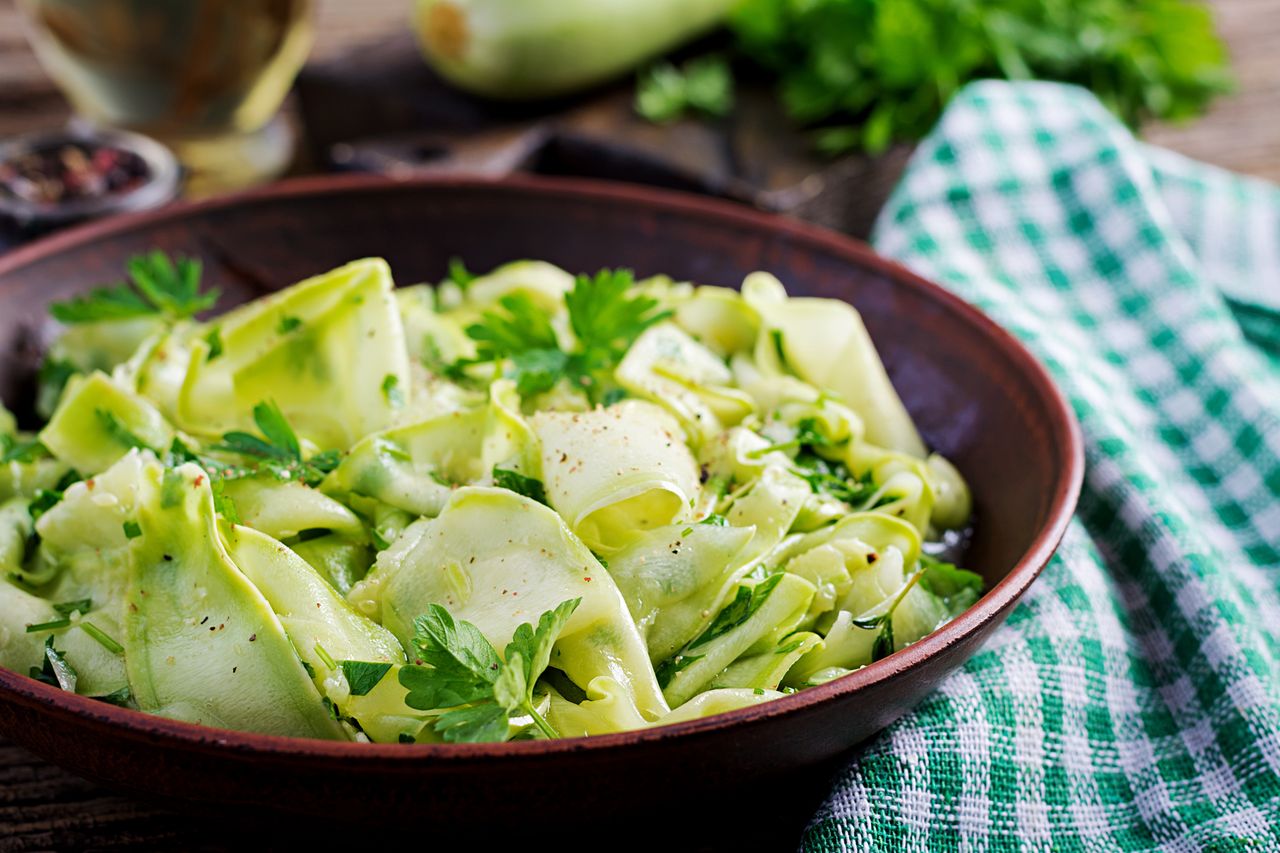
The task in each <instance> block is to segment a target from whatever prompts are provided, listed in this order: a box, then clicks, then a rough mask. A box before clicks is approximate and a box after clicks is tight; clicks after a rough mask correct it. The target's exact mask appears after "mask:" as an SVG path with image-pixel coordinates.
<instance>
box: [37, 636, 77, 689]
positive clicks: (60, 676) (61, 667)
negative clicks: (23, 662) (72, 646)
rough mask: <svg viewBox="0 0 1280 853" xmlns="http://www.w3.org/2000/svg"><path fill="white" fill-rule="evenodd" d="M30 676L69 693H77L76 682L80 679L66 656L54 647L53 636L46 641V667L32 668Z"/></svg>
mask: <svg viewBox="0 0 1280 853" xmlns="http://www.w3.org/2000/svg"><path fill="white" fill-rule="evenodd" d="M29 675H30V676H31V677H32V678H34V679H35V680H36V681H43V682H44V683H45V684H51V685H53V686H54V687H61V688H62V689H63V690H65V691H67V692H68V693H75V692H76V680H77V679H78V678H79V676H78V675H77V673H76V668H75V667H74V666H72V665H71V663H70V662H69V661H68V660H67V658H66V656H65V655H64V654H63V653H62V652H60V651H58V650H57V649H55V648H54V647H53V637H52V636H50V637H48V639H46V640H45V641H44V666H41V667H35V666H33V667H31V670H30V672H29Z"/></svg>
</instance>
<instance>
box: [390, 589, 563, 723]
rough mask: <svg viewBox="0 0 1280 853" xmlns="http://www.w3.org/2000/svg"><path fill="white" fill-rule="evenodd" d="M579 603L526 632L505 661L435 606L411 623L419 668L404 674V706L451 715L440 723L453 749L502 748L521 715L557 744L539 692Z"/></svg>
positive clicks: (541, 619) (526, 628) (482, 638)
mask: <svg viewBox="0 0 1280 853" xmlns="http://www.w3.org/2000/svg"><path fill="white" fill-rule="evenodd" d="M581 602H582V599H580V598H574V599H571V600H569V601H565V602H562V603H561V604H560V605H559V606H557V607H556V608H555V609H553V610H548V611H547V612H546V613H543V614H542V616H541V617H539V618H538V627H537V628H534V627H533V626H532V625H530V624H529V623H527V622H526V623H524V624H522V625H521V626H520V627H518V628H517V629H516V632H515V635H514V636H513V637H512V638H511V642H510V643H508V644H507V648H506V651H504V652H503V654H502V656H501V657H499V656H498V652H497V650H496V649H495V648H494V647H493V645H492V644H490V642H489V641H488V640H487V639H485V636H484V634H482V633H480V629H479V628H477V627H476V626H475V625H473V624H471V623H470V622H467V621H466V620H457V621H455V620H454V618H453V616H451V615H450V614H449V611H448V610H446V609H445V608H444V607H441V606H440V605H439V604H432V605H431V606H430V607H429V608H428V609H427V612H426V613H425V614H423V615H422V616H419V617H418V618H417V619H415V620H414V623H413V624H414V631H415V633H414V639H413V647H414V652H415V653H416V656H417V661H418V662H417V663H414V664H410V665H408V666H405V667H402V668H401V670H400V684H401V685H403V686H404V687H405V688H407V689H408V691H409V692H408V694H407V695H406V696H405V702H406V703H407V704H408V705H409V707H410V708H417V709H418V710H421V711H434V710H438V709H442V708H448V709H450V710H448V711H446V712H445V713H444V714H441V715H440V717H439V718H438V719H437V720H436V723H435V730H436V731H437V732H439V733H440V734H441V735H442V736H443V737H444V739H445V740H446V741H449V742H450V743H478V742H498V741H504V740H506V739H507V734H508V728H509V721H510V719H511V717H512V716H519V715H522V714H527V715H528V716H529V717H530V718H532V720H533V723H534V725H535V726H537V727H538V730H539V731H541V732H542V733H543V734H544V735H546V736H547V737H549V738H554V737H558V735H557V734H556V731H555V729H553V728H552V727H551V725H550V724H549V723H548V722H547V721H546V720H545V719H544V718H543V716H542V715H541V714H539V713H538V710H537V708H536V707H534V702H533V687H534V684H535V683H536V682H537V680H538V677H539V676H541V675H542V673H543V671H544V670H546V668H547V664H548V663H549V662H550V661H551V647H552V646H553V645H554V644H555V641H556V638H557V637H559V636H560V632H561V631H562V630H564V626H565V624H566V623H567V622H568V621H569V617H570V616H572V615H573V612H574V611H575V610H576V609H577V608H578V605H579V604H580V603H581Z"/></svg>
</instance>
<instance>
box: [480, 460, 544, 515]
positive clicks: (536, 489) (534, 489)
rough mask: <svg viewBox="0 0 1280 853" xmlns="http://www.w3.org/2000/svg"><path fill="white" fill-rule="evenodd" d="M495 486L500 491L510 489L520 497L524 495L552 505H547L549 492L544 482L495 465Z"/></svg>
mask: <svg viewBox="0 0 1280 853" xmlns="http://www.w3.org/2000/svg"><path fill="white" fill-rule="evenodd" d="M493 484H494V485H495V486H497V487H498V488H500V489H509V490H511V491H513V492H515V493H516V494H518V495H524V496H525V497H526V498H530V499H531V500H535V501H537V502H538V503H540V504H546V505H547V506H550V505H551V504H548V503H547V490H546V488H545V487H544V486H543V485H542V481H541V480H537V479H534V478H533V477H526V476H525V475H524V474H521V473H520V472H519V471H512V470H511V469H509V468H499V467H497V466H496V465H495V466H494V468H493Z"/></svg>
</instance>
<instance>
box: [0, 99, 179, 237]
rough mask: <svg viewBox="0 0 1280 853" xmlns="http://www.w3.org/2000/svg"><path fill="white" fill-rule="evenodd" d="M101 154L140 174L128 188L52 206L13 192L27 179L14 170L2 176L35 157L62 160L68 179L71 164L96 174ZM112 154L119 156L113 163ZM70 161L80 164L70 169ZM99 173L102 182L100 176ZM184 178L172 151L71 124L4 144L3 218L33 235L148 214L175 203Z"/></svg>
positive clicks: (0, 164) (0, 153)
mask: <svg viewBox="0 0 1280 853" xmlns="http://www.w3.org/2000/svg"><path fill="white" fill-rule="evenodd" d="M98 152H108V154H107V157H108V159H114V160H115V161H116V162H121V161H125V162H127V163H128V164H129V166H130V167H132V168H133V170H134V171H136V172H137V174H136V175H134V176H133V178H134V180H133V181H131V183H130V185H129V186H128V187H127V188H123V189H106V190H105V191H101V192H98V193H95V194H83V195H74V194H72V195H68V196H66V197H64V198H60V199H57V200H52V201H50V200H44V199H37V198H30V197H27V196H26V195H23V194H21V193H20V192H17V191H15V190H14V188H13V187H15V186H16V185H17V184H18V183H20V182H22V181H23V180H24V179H23V178H22V177H21V176H15V175H14V174H13V173H12V172H11V171H10V172H9V173H8V174H4V173H5V172H6V170H5V166H11V167H12V166H15V165H16V164H18V163H19V162H20V161H21V160H22V159H23V158H27V157H30V156H31V155H45V156H46V157H47V158H54V157H56V158H58V159H60V160H61V161H62V163H63V164H64V165H66V166H67V169H68V172H65V173H64V174H69V173H70V172H71V171H74V169H72V166H73V165H74V166H79V165H83V164H85V163H87V164H89V167H90V169H91V170H92V169H96V168H97V167H96V166H95V165H94V164H93V159H94V155H95V154H97V153H98ZM110 152H119V154H117V155H116V156H115V157H114V158H112V157H111V156H110ZM86 154H87V155H88V156H87V158H86V157H85V156H84V155H86ZM120 155H123V156H122V157H121V156H120ZM66 158H71V159H73V160H74V159H79V160H80V161H82V163H78V164H66ZM96 174H97V176H98V177H102V175H101V172H97V173H96ZM88 177H89V178H92V177H94V175H93V174H89V175H88ZM181 177H182V176H181V170H180V169H179V167H178V161H177V159H176V158H175V157H174V156H173V154H172V153H171V152H170V151H169V149H168V148H166V147H164V146H163V145H161V144H160V143H158V142H156V141H155V140H153V139H149V138H147V137H145V136H142V135H140V134H137V133H129V132H128V131H122V130H108V129H99V128H90V127H85V126H81V125H78V124H76V123H73V124H71V125H70V126H68V127H67V128H64V129H61V130H55V131H40V132H36V133H29V134H24V135H22V136H17V137H13V138H11V139H7V140H4V141H0V218H6V219H8V220H10V221H11V223H12V225H13V226H14V227H15V228H16V229H17V230H18V231H20V232H24V233H28V234H34V233H41V232H44V231H48V230H51V229H53V228H58V227H60V226H63V225H69V224H71V223H73V222H79V221H82V220H86V219H92V218H96V217H99V216H105V215H107V214H112V213H123V212H126V211H136V210H146V209H149V208H153V207H159V206H161V205H163V204H166V203H168V202H170V201H173V199H174V198H176V197H177V195H178V191H179V189H180V186H181Z"/></svg>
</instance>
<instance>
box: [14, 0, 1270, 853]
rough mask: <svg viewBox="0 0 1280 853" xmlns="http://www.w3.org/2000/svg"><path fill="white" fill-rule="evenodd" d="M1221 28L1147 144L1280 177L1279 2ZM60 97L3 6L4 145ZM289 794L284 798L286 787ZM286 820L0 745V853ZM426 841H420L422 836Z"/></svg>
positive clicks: (359, 19)
mask: <svg viewBox="0 0 1280 853" xmlns="http://www.w3.org/2000/svg"><path fill="white" fill-rule="evenodd" d="M1214 5H1215V7H1216V9H1217V13H1218V22H1219V28H1220V31H1221V32H1222V34H1223V36H1224V37H1225V38H1226V40H1227V42H1228V44H1229V46H1230V48H1231V52H1232V57H1233V62H1234V69H1235V74H1236V77H1237V81H1238V90H1237V92H1236V93H1235V94H1233V95H1231V96H1229V97H1226V98H1223V99H1222V100H1220V101H1219V102H1218V103H1217V104H1216V105H1215V106H1214V107H1213V109H1212V110H1211V112H1210V113H1209V115H1208V116H1206V117H1205V118H1204V119H1202V120H1200V121H1198V122H1196V123H1192V124H1189V125H1184V126H1176V127H1170V126H1156V127H1151V128H1148V129H1147V130H1146V137H1147V138H1148V139H1150V140H1151V141H1153V142H1156V143H1158V144H1160V145H1164V146H1167V147H1169V148H1173V149H1175V150H1177V151H1181V152H1183V153H1185V154H1187V155H1189V156H1191V157H1195V158H1197V159H1200V160H1204V161H1207V162H1210V163H1215V164H1218V165H1220V166H1223V167H1226V168H1229V169H1233V170H1235V171H1239V172H1244V173H1248V174H1253V175H1258V176H1260V177H1264V178H1269V179H1272V180H1275V181H1280V50H1277V46H1280V14H1277V10H1276V0H1220V2H1217V3H1215V4H1214ZM318 6H319V13H318V14H319V19H318V20H319V32H318V37H317V42H316V46H315V49H314V52H313V60H314V61H316V62H323V61H325V60H326V59H331V58H332V57H334V56H337V55H340V54H341V53H343V52H345V51H348V50H350V48H351V46H352V45H353V44H360V43H364V42H373V41H376V40H378V39H381V38H384V37H386V36H387V35H388V34H390V33H395V32H396V31H398V30H401V29H403V28H404V26H405V19H406V15H407V8H408V6H409V3H408V0H361V2H359V3H347V2H343V0H318ZM67 115H68V111H67V108H66V105H65V103H64V102H63V100H62V98H61V96H60V95H59V94H58V93H57V91H56V89H54V87H53V86H52V84H51V83H50V82H49V80H48V79H47V78H46V77H45V75H44V74H43V72H42V71H41V70H40V68H39V66H38V65H37V63H36V61H35V58H34V57H33V56H32V54H31V52H30V50H29V49H28V47H27V45H26V43H25V41H24V37H23V34H22V30H21V27H20V26H19V22H18V16H17V12H16V9H15V7H14V5H13V0H0V139H3V138H4V137H6V136H10V135H13V134H16V133H21V132H25V131H29V130H36V129H41V128H47V127H49V126H51V125H55V124H57V123H60V122H61V121H64V120H65V119H66V117H67ZM282 793H283V792H282ZM298 823H299V822H297V821H289V822H288V834H282V833H281V831H280V827H279V826H277V825H273V824H271V823H269V822H268V823H263V822H258V823H255V822H252V821H249V822H244V821H239V822H235V823H232V822H229V821H228V819H227V817H226V816H219V817H216V818H208V817H192V816H189V815H180V814H179V813H177V812H174V811H170V810H168V809H166V808H164V807H163V806H160V805H157V804H152V803H144V802H139V801H136V800H133V799H131V798H128V797H125V796H119V795H115V794H112V793H110V792H107V791H104V790H102V789H101V788H99V787H98V786H96V785H94V784H92V783H90V782H87V781H84V780H81V779H79V778H77V777H75V776H72V775H70V774H68V773H66V772H64V771H62V770H60V769H58V768H56V767H53V766H51V765H49V764H47V763H45V762H44V761H42V760H40V759H38V758H36V757H35V756H33V755H31V754H30V753H28V752H26V751H25V750H23V749H21V748H19V747H17V746H13V745H11V744H5V743H0V851H9V850H13V851H27V850H49V849H59V850H66V849H85V848H92V849H110V848H120V847H129V848H132V849H137V848H182V849H196V850H199V849H222V848H225V847H228V846H232V845H241V844H243V845H245V846H250V847H253V848H255V849H259V848H266V849H270V848H272V847H275V846H284V845H286V844H288V845H289V846H291V847H292V846H294V845H296V844H298V843H304V842H305V840H306V839H307V837H308V835H311V836H314V837H312V839H311V840H313V841H316V842H317V843H325V842H330V843H332V842H333V841H334V840H335V839H334V837H333V836H332V834H331V833H330V832H329V831H328V830H325V829H323V828H322V829H321V830H320V832H322V833H324V834H322V835H315V834H314V833H306V831H305V830H304V829H302V828H300V827H298V826H297V824H298ZM418 840H419V842H421V841H422V839H418Z"/></svg>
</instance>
